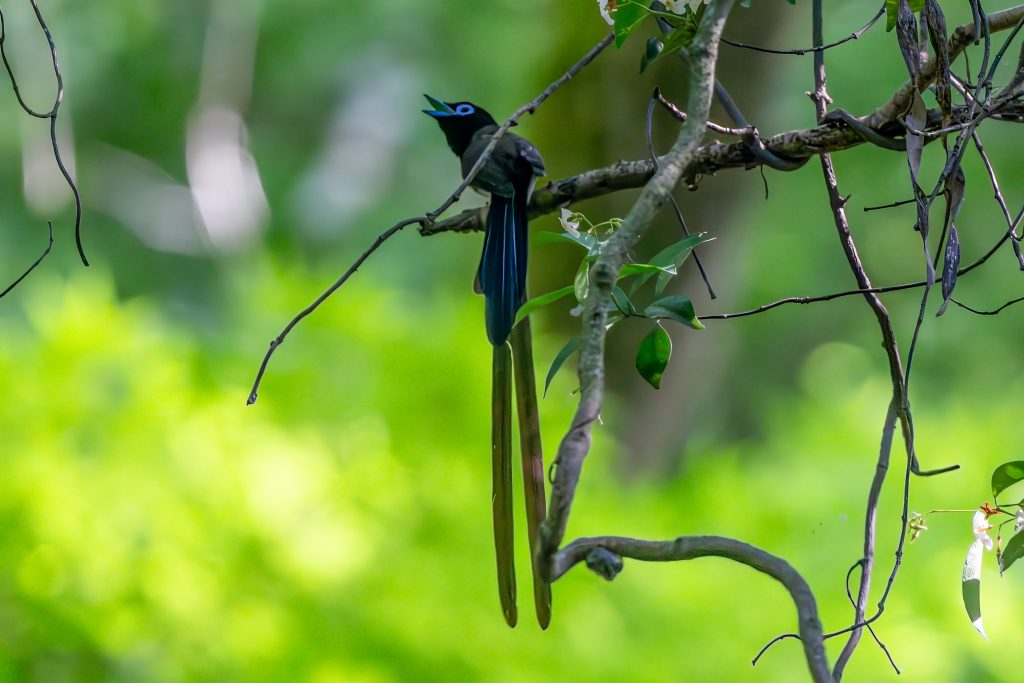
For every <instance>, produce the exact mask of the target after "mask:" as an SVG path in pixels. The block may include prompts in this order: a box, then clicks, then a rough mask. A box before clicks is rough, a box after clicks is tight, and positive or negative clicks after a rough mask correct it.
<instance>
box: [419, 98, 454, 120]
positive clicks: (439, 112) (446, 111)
mask: <svg viewBox="0 0 1024 683" xmlns="http://www.w3.org/2000/svg"><path fill="white" fill-rule="evenodd" d="M423 96H424V97H426V98H427V102H430V106H431V107H433V109H424V110H423V113H424V114H426V115H428V116H433V117H434V118H435V119H436V118H441V117H444V116H454V115H455V110H454V109H452V108H451V106H450V105H449V104H448V103H447V102H442V101H441V100H439V99H436V98H433V97H431V96H430V95H423Z"/></svg>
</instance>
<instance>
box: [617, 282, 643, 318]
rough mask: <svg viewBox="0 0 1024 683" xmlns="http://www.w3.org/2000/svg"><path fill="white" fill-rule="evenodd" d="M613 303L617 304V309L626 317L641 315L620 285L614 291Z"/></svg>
mask: <svg viewBox="0 0 1024 683" xmlns="http://www.w3.org/2000/svg"><path fill="white" fill-rule="evenodd" d="M612 301H613V302H615V307H616V308H618V309H619V310H620V311H622V313H623V314H625V315H637V314H638V313H639V311H637V310H636V306H634V305H633V302H632V301H630V300H629V297H628V296H626V292H625V291H623V289H622V287H619V286H618V285H615V288H614V289H612Z"/></svg>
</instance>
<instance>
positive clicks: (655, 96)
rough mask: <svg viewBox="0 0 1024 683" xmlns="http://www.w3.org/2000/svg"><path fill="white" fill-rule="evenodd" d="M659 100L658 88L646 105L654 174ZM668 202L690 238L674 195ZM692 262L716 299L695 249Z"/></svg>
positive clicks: (669, 197)
mask: <svg viewBox="0 0 1024 683" xmlns="http://www.w3.org/2000/svg"><path fill="white" fill-rule="evenodd" d="M659 98H661V99H664V98H663V97H662V95H661V91H660V90H658V88H655V89H654V94H653V95H651V101H650V103H648V105H647V151H648V152H650V155H651V163H652V164H654V172H655V173H657V172H658V155H657V154H656V153H655V151H654V105H655V104H656V103H657V102H658V101H659ZM668 199H669V202H670V203H671V204H672V209H673V210H674V211H675V214H676V220H677V221H678V222H679V225H680V226H681V227H682V228H683V235H685V236H686V237H689V236H690V228H689V227H687V225H686V219H685V218H684V217H683V212H682V210H681V209H680V208H679V202H677V201H676V197H675V193H674V192H673V193H670V194H669V196H668ZM692 253H693V261H694V263H696V264H697V270H699V271H700V276H701V279H703V280H704V286H705V287H707V289H708V296H709V297H711V298H712V299H716V298H718V297H717V296H716V294H715V290H714V288H713V287H712V286H711V280H709V279H708V274H707V272H706V271H705V270H704V264H703V263H702V262H701V260H700V254H698V253H697V248H696V247H694V248H693V249H692Z"/></svg>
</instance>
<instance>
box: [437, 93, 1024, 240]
mask: <svg viewBox="0 0 1024 683" xmlns="http://www.w3.org/2000/svg"><path fill="white" fill-rule="evenodd" d="M967 114H968V108H967V107H966V106H958V107H955V108H954V110H953V116H954V118H957V119H958V120H961V119H962V118H963V117H966V116H967ZM1021 116H1024V105H1022V104H1020V103H1017V102H1007V103H1006V104H1004V105H1003V107H1002V109H1001V110H1000V112H999V115H997V116H995V117H994V118H999V119H1002V120H1006V121H1013V122H1018V121H1020V120H1021V119H1020V118H1018V117H1021ZM928 123H929V126H928V127H927V130H929V131H930V130H934V129H937V128H941V127H942V113H941V112H940V111H939V110H938V109H933V110H929V112H928ZM903 130H904V129H903V127H902V125H901V124H898V123H890V124H888V125H887V126H885V127H884V128H883V131H882V133H884V134H887V135H888V136H890V139H895V136H897V135H902V134H903ZM733 132H740V133H741V134H742V133H744V132H745V131H733ZM882 133H880V134H882ZM929 141H930V140H929ZM761 142H762V143H763V145H764V148H765V149H766V150H767V151H769V152H771V153H772V154H773V155H774V156H776V157H779V158H782V159H786V160H790V161H794V162H798V161H801V160H807V159H810V158H812V157H814V156H817V155H820V154H823V153H826V152H840V151H843V150H847V149H850V148H853V147H857V146H860V145H863V144H865V143H866V142H867V141H866V140H865V139H864V138H863V137H861V135H860V134H859V133H858V132H857V131H856V130H855V129H854V128H852V127H851V126H850V125H848V124H847V123H845V122H843V121H839V120H837V121H830V122H829V123H827V124H825V125H821V126H816V127H814V128H808V129H804V130H794V131H789V132H786V133H779V134H778V135H774V136H772V137H770V138H762V139H761ZM762 163H763V160H760V159H758V158H757V156H755V154H754V153H753V152H752V151H751V150H750V146H749V145H748V144H747V143H746V142H743V141H741V142H734V143H731V144H726V143H722V142H717V141H716V142H711V143H708V144H706V145H703V146H701V147H700V148H699V149H698V150H697V152H696V153H695V154H694V155H693V159H692V161H690V163H688V164H687V166H686V168H685V170H684V171H683V177H684V178H687V179H689V180H690V181H692V182H691V184H690V185H689V187H690V189H696V187H697V183H698V182H699V178H700V177H701V176H704V175H709V174H714V173H715V172H716V171H719V170H725V169H731V168H745V169H750V168H755V167H757V166H759V165H761V164H762ZM653 173H654V164H653V163H652V162H651V161H650V160H649V159H642V160H638V161H617V162H615V163H614V164H611V165H610V166H605V167H602V168H597V169H593V170H589V171H584V172H583V173H580V174H578V175H574V176H570V177H568V178H563V179H561V180H555V181H552V182H549V183H548V184H547V185H545V186H544V187H538V188H537V189H536V190H535V191H534V193H533V197H532V199H531V200H530V206H529V214H530V217H531V218H537V217H539V216H544V215H547V214H550V213H554V212H556V211H558V210H559V209H561V208H562V207H566V206H570V205H571V204H574V203H576V202H580V201H583V200H585V199H593V198H594V197H601V196H604V195H607V194H611V193H613V192H621V191H623V190H634V189H637V188H640V187H643V186H644V184H645V183H646V182H647V181H648V180H649V179H650V178H651V176H652V175H653ZM485 218H486V209H485V208H476V209H466V210H465V211H462V212H461V213H458V214H456V215H454V216H452V217H450V218H446V219H444V220H440V221H437V222H436V223H432V224H430V225H424V226H422V227H421V228H420V234H421V235H423V236H430V235H436V234H438V233H442V232H474V231H480V230H483V229H484V220H485Z"/></svg>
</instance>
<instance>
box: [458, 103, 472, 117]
mask: <svg viewBox="0 0 1024 683" xmlns="http://www.w3.org/2000/svg"><path fill="white" fill-rule="evenodd" d="M475 111H476V110H475V109H473V105H472V104H460V105H459V106H457V107H455V113H456V114H458V115H459V116H469V115H470V114H472V113H473V112H475Z"/></svg>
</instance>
